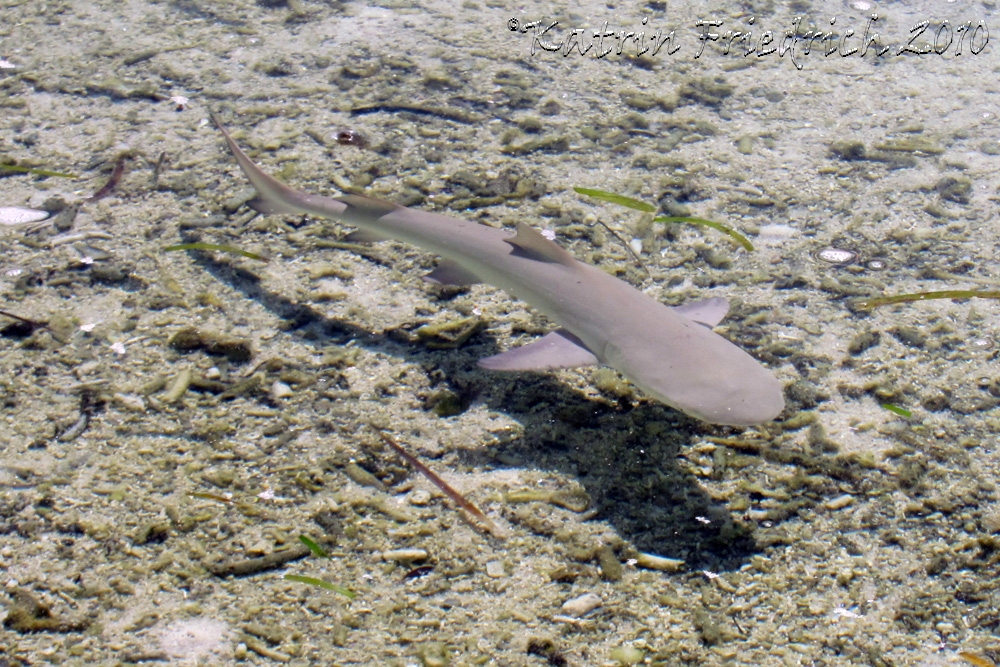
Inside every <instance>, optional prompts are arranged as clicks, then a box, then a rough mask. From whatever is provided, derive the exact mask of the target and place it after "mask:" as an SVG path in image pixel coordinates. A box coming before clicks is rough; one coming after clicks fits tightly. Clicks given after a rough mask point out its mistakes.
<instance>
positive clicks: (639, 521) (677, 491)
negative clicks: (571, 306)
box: [190, 251, 758, 571]
mask: <svg viewBox="0 0 1000 667" xmlns="http://www.w3.org/2000/svg"><path fill="white" fill-rule="evenodd" d="M190 254H191V256H192V258H193V259H194V261H195V262H196V263H198V264H199V265H200V266H201V267H202V268H203V269H205V271H207V272H208V273H209V274H211V275H212V276H213V277H215V278H216V279H217V280H219V281H220V282H222V283H225V284H227V285H229V286H231V287H232V288H233V289H235V290H237V291H240V292H242V293H243V294H244V295H246V296H247V297H248V298H250V299H253V300H255V301H256V302H258V303H259V304H261V305H262V306H263V307H265V308H266V309H268V310H269V311H271V312H273V313H274V314H276V315H277V316H279V317H281V318H282V319H283V320H285V325H284V326H283V328H284V329H285V330H286V331H287V332H289V333H290V334H292V335H297V336H300V337H301V338H302V339H303V340H307V341H309V342H311V343H312V344H315V345H317V346H323V345H328V344H344V343H346V342H348V341H351V340H353V341H354V342H355V344H357V345H359V346H361V347H364V348H365V349H367V350H370V351H373V352H374V351H377V352H382V353H385V354H389V355H395V356H399V355H420V356H421V357H423V359H422V361H423V362H424V363H425V365H426V366H429V367H433V368H435V369H436V370H440V371H442V372H443V374H444V376H445V380H444V383H445V384H447V385H450V386H451V387H454V388H455V389H456V390H457V391H459V392H460V393H463V394H465V395H466V396H470V397H474V400H477V401H482V402H485V403H486V405H487V406H488V407H489V408H490V409H491V410H495V411H498V412H503V413H505V414H508V415H510V416H511V417H512V418H513V419H514V420H516V421H517V422H518V423H520V424H522V425H523V427H524V428H523V432H522V434H521V435H519V436H517V437H513V438H510V439H508V440H505V441H501V443H500V444H497V445H493V446H492V447H491V449H490V450H489V451H485V450H483V449H482V448H476V449H471V448H470V449H468V450H463V451H462V453H461V456H462V457H463V458H464V459H465V461H466V462H468V463H470V464H475V465H478V466H481V467H496V466H497V461H498V459H499V460H503V461H506V462H509V463H510V464H511V465H516V466H517V467H521V468H526V469H535V470H543V471H544V470H552V471H558V472H560V473H562V474H564V475H566V476H568V477H572V478H575V479H576V480H578V481H579V482H580V483H581V484H582V485H583V486H584V488H585V489H586V491H587V494H588V495H589V496H590V498H591V500H592V503H593V505H592V508H593V509H594V510H595V511H594V512H593V514H592V516H593V517H594V518H598V519H602V520H604V521H607V522H608V523H609V524H611V525H612V526H613V527H614V529H615V530H616V531H617V532H618V534H619V535H620V536H621V537H622V538H623V539H625V540H627V541H629V542H630V543H632V544H633V545H634V546H635V547H636V548H637V549H639V550H640V551H644V552H650V553H654V554H657V555H661V556H667V557H670V558H678V559H682V560H684V561H685V563H686V564H687V567H688V568H691V569H696V570H699V569H700V570H711V571H728V570H732V569H737V568H739V567H740V566H741V565H743V564H744V563H745V562H746V559H747V558H748V556H750V555H751V554H753V553H756V552H757V551H758V548H757V546H756V544H755V541H754V538H753V532H752V529H751V528H750V527H748V526H746V525H745V524H743V523H741V522H740V521H738V520H737V519H736V518H734V517H733V516H732V515H731V513H730V512H729V511H728V509H727V508H726V507H725V506H724V505H722V504H721V503H718V502H716V501H714V500H712V498H711V497H710V496H709V495H708V493H707V492H706V491H705V489H704V487H703V486H702V484H701V483H700V481H699V480H698V478H697V477H695V476H694V475H693V474H691V473H690V472H687V471H685V470H683V469H682V468H681V467H680V466H679V465H678V455H679V454H680V452H681V451H683V449H684V448H685V447H687V446H688V445H690V444H691V442H692V440H693V435H694V434H695V433H697V432H698V431H699V430H700V429H701V428H703V425H702V424H701V423H700V422H697V421H695V420H693V419H691V418H688V417H686V416H685V415H682V414H679V413H677V412H676V411H674V410H671V409H670V408H667V407H666V406H662V405H659V404H654V403H642V404H640V405H639V406H638V407H635V408H633V407H631V406H628V405H616V404H613V403H611V402H607V401H595V400H592V399H590V398H588V397H586V396H584V395H582V394H580V393H579V392H576V391H574V390H573V389H572V388H570V387H569V386H567V385H566V384H564V383H562V382H560V381H559V380H557V379H556V378H554V377H553V376H552V375H546V374H544V373H519V374H515V375H511V374H507V373H504V374H503V377H504V378H505V380H504V381H503V382H497V381H496V376H497V373H496V372H492V371H484V370H476V371H473V372H472V373H470V371H469V367H474V364H475V360H476V359H477V358H479V357H482V356H489V355H490V354H496V353H497V352H499V351H500V349H499V346H498V345H497V343H496V341H495V339H493V338H492V337H491V336H490V335H489V334H488V333H487V334H481V335H480V336H478V337H477V340H476V344H475V345H473V346H469V348H468V349H463V350H462V351H461V352H460V353H458V354H456V353H455V352H427V351H425V350H422V349H421V350H417V349H414V348H412V347H411V346H407V345H405V344H402V343H399V342H396V341H394V340H391V339H390V338H389V337H388V336H386V335H384V334H375V333H372V332H371V331H368V330H366V329H364V328H362V327H359V326H357V325H354V324H351V323H349V322H344V321H341V320H337V319H333V318H330V317H327V316H326V315H324V314H323V313H321V312H319V311H317V310H315V309H313V308H311V307H309V306H307V305H303V304H299V303H296V302H294V301H292V300H290V299H288V298H287V297H285V296H283V295H281V294H278V293H275V292H272V291H270V290H268V289H266V288H265V287H264V286H263V285H261V281H260V278H259V277H258V276H257V275H256V274H254V273H253V272H252V271H248V270H246V269H243V268H240V267H238V266H236V265H234V264H231V263H229V262H227V261H225V260H224V259H216V258H213V257H212V256H211V255H209V254H207V253H203V252H200V251H191V252H190ZM460 365H461V366H460ZM512 377H513V381H511V378H512ZM458 418H461V417H458Z"/></svg>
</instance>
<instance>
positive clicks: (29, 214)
mask: <svg viewBox="0 0 1000 667" xmlns="http://www.w3.org/2000/svg"><path fill="white" fill-rule="evenodd" d="M47 217H49V213H48V211H39V210H38V209H34V208H25V207H23V206H0V225H23V224H25V223H28V222H39V221H40V220H45V219H46V218H47Z"/></svg>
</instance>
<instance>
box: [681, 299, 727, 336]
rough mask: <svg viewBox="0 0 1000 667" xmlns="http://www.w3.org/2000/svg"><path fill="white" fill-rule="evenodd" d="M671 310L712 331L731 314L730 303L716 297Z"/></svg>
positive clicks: (691, 302)
mask: <svg viewBox="0 0 1000 667" xmlns="http://www.w3.org/2000/svg"><path fill="white" fill-rule="evenodd" d="M671 310H673V311H674V312H675V313H678V314H680V315H683V316H684V317H686V318H688V319H689V320H694V321H695V322H697V323H698V324H704V325H705V326H706V327H708V328H709V329H711V328H712V327H714V326H715V325H717V324H718V323H719V322H721V321H722V320H723V318H724V317H725V316H726V314H727V313H729V302H728V301H726V300H725V299H723V298H722V297H718V296H716V297H712V298H711V299H704V300H703V301H690V302H688V303H685V304H684V305H683V306H674V307H673V308H672V309H671Z"/></svg>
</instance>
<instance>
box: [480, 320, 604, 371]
mask: <svg viewBox="0 0 1000 667" xmlns="http://www.w3.org/2000/svg"><path fill="white" fill-rule="evenodd" d="M599 363H601V360H600V359H598V358H597V356H596V355H595V354H594V353H593V352H591V351H590V350H589V349H587V346H586V345H584V344H583V341H582V340H580V339H579V338H577V337H576V336H574V335H573V334H571V333H570V332H568V331H566V330H565V329H556V330H555V331H553V332H551V333H548V334H546V335H544V336H542V337H541V338H539V339H538V340H536V341H535V342H533V343H528V344H527V345H522V346H521V347H515V348H514V349H513V350H507V351H506V352H504V353H502V354H497V355H494V356H492V357H485V358H483V359H480V360H479V365H480V366H481V367H482V368H488V369H490V370H493V371H548V370H552V369H554V368H577V367H579V366H594V365H596V364H599Z"/></svg>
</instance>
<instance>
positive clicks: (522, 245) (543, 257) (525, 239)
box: [504, 222, 577, 266]
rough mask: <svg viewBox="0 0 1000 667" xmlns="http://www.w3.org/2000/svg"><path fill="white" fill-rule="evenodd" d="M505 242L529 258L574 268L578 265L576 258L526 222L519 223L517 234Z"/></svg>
mask: <svg viewBox="0 0 1000 667" xmlns="http://www.w3.org/2000/svg"><path fill="white" fill-rule="evenodd" d="M504 240H505V241H506V242H507V243H509V244H511V245H512V246H514V247H515V248H517V249H518V250H520V251H521V252H522V253H524V254H525V255H527V256H528V257H531V258H532V259H537V260H538V261H540V262H554V263H556V264H562V265H563V266H574V265H576V263H577V260H576V258H575V257H573V255H571V254H569V253H568V252H566V251H565V250H563V249H562V248H561V247H560V246H559V245H558V244H557V243H556V242H555V241H550V240H549V239H547V238H545V237H544V236H542V234H541V232H539V231H538V230H537V229H535V228H534V227H532V226H531V225H529V224H527V223H524V222H519V223H517V234H515V235H514V236H512V237H510V238H509V239H504Z"/></svg>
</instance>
